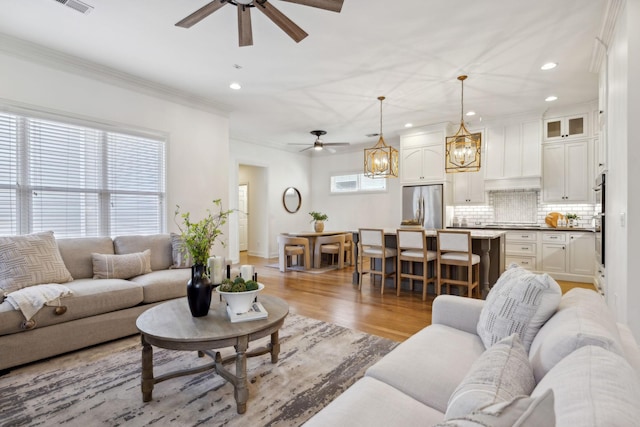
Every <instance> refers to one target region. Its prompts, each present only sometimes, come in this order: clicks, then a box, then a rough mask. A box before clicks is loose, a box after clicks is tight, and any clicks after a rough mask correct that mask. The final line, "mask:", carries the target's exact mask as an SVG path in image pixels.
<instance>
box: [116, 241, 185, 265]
mask: <svg viewBox="0 0 640 427" xmlns="http://www.w3.org/2000/svg"><path fill="white" fill-rule="evenodd" d="M113 247H114V249H115V253H116V254H118V255H122V254H131V253H135V252H143V251H144V250H146V249H149V250H150V251H151V270H153V271H158V270H166V269H168V268H171V266H172V265H173V257H172V255H171V237H170V236H169V235H168V234H152V235H149V236H118V237H114V239H113Z"/></svg>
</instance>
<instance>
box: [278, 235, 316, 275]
mask: <svg viewBox="0 0 640 427" xmlns="http://www.w3.org/2000/svg"><path fill="white" fill-rule="evenodd" d="M293 257H296V261H297V262H296V264H297V265H300V264H303V265H304V269H305V270H308V269H310V268H311V253H310V252H309V239H306V238H304V237H291V236H287V235H285V234H281V235H279V236H278V265H279V268H280V271H282V272H283V273H284V272H286V271H287V270H290V268H289V267H291V266H292V265H293Z"/></svg>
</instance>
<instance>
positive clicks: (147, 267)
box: [91, 249, 151, 279]
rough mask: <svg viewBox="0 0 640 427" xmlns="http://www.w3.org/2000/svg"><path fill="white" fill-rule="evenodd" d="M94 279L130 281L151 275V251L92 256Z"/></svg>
mask: <svg viewBox="0 0 640 427" xmlns="http://www.w3.org/2000/svg"><path fill="white" fill-rule="evenodd" d="M91 260H92V261H93V278H94V279H130V278H132V277H136V276H141V275H143V274H147V273H151V251H150V250H149V249H147V250H146V251H144V252H136V253H132V254H124V255H111V254H95V253H93V254H91Z"/></svg>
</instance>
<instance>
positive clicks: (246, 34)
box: [176, 0, 344, 46]
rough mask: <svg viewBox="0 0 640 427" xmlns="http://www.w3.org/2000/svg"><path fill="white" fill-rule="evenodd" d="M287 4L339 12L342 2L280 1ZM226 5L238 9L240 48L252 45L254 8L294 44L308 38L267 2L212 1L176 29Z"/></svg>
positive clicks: (324, 0) (195, 22) (201, 18)
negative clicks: (252, 15)
mask: <svg viewBox="0 0 640 427" xmlns="http://www.w3.org/2000/svg"><path fill="white" fill-rule="evenodd" d="M282 1H286V2H289V3H296V4H301V5H304V6H312V7H317V8H319V9H325V10H330V11H332V12H338V13H339V12H340V10H342V3H343V1H344V0H282ZM226 4H232V5H234V6H236V7H237V8H238V39H239V44H240V46H251V45H253V33H252V31H251V8H256V9H258V10H259V11H260V12H262V13H264V14H265V15H267V18H269V19H271V20H272V21H273V23H274V24H276V25H277V26H278V27H280V28H281V29H282V31H284V32H285V33H287V34H288V35H289V37H291V38H292V39H293V40H295V42H296V43H299V42H300V41H301V40H302V39H304V38H305V37H307V36H308V34H307V33H305V31H304V30H303V29H302V28H300V27H299V26H297V25H296V24H295V23H294V22H293V21H292V20H290V19H289V18H287V17H286V16H285V15H284V14H283V13H282V12H280V11H279V10H278V9H276V8H275V6H273V5H272V3H271V2H270V1H269V0H214V1H212V2H210V3H207V4H206V5H204V6H203V7H201V8H200V9H198V10H196V11H195V12H193V13H192V14H191V15H189V16H187V17H186V18H184V19H183V20H181V21H180V22H178V23H177V24H176V26H177V27H183V28H190V27H191V26H192V25H195V24H197V23H198V22H200V21H202V20H203V19H204V18H206V17H207V16H209V15H211V14H212V13H213V12H215V11H216V10H218V9H220V8H221V7H222V6H224V5H226Z"/></svg>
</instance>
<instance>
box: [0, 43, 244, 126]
mask: <svg viewBox="0 0 640 427" xmlns="http://www.w3.org/2000/svg"><path fill="white" fill-rule="evenodd" d="M0 51H1V52H4V53H6V54H8V55H11V56H14V57H18V58H21V59H26V60H28V61H30V62H34V63H37V64H40V65H45V66H48V67H51V68H55V69H58V70H61V71H66V72H69V73H73V74H76V75H78V76H81V77H86V78H89V79H93V80H98V81H101V82H104V83H108V84H112V85H115V86H118V87H121V88H124V89H129V90H133V91H136V92H139V93H141V94H144V95H149V96H153V97H156V98H160V99H163V100H166V101H170V102H174V103H177V104H181V105H184V106H187V107H191V108H196V109H199V110H203V111H208V112H211V113H214V114H218V115H222V116H224V117H229V114H230V112H231V111H232V108H231V107H230V106H228V105H225V104H221V103H218V102H215V101H212V100H211V99H208V98H205V97H202V96H199V95H195V94H193V93H189V92H185V91H181V90H178V89H176V88H173V87H171V86H167V85H163V84H160V83H156V82H153V81H151V80H147V79H144V78H141V77H138V76H135V75H133V74H129V73H125V72H123V71H120V70H117V69H115V68H111V67H107V66H105V65H102V64H99V63H97V62H93V61H89V60H86V59H83V58H80V57H77V56H73V55H69V54H66V53H63V52H59V51H56V50H53V49H49V48H46V47H44V46H41V45H38V44H35V43H31V42H28V41H26V40H22V39H18V38H15V37H12V36H9V35H6V34H3V33H0Z"/></svg>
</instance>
